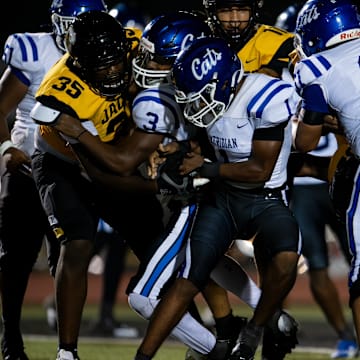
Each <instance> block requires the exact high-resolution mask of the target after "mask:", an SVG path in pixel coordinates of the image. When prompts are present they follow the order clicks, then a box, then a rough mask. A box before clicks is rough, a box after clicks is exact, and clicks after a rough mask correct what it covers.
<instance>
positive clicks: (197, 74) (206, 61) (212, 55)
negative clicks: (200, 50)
mask: <svg viewBox="0 0 360 360" xmlns="http://www.w3.org/2000/svg"><path fill="white" fill-rule="evenodd" d="M221 58H222V53H221V52H217V51H216V50H215V49H209V48H207V49H206V53H205V54H204V56H203V58H202V59H199V58H195V59H194V60H193V61H192V63H191V72H192V74H193V75H194V78H195V79H197V80H202V79H203V77H204V76H206V75H207V74H208V73H209V71H211V69H212V68H213V67H215V66H216V65H217V63H218V61H220V60H221Z"/></svg>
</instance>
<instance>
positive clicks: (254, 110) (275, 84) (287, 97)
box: [249, 79, 301, 128]
mask: <svg viewBox="0 0 360 360" xmlns="http://www.w3.org/2000/svg"><path fill="white" fill-rule="evenodd" d="M263 89H264V90H263V91H262V92H261V96H260V97H259V101H256V102H254V103H253V105H251V106H250V107H249V110H250V116H251V117H253V118H256V122H255V124H256V128H268V127H273V126H277V125H279V124H281V123H287V122H288V121H289V120H290V119H291V117H292V116H293V115H294V114H295V112H296V110H297V107H298V104H299V102H300V101H301V98H300V96H299V95H298V94H297V92H296V90H295V87H294V86H293V85H292V84H291V83H289V82H286V81H283V80H280V79H272V80H270V81H269V82H268V84H267V85H266V86H265V87H264V88H263Z"/></svg>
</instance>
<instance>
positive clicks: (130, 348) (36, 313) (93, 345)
mask: <svg viewBox="0 0 360 360" xmlns="http://www.w3.org/2000/svg"><path fill="white" fill-rule="evenodd" d="M97 311H98V307H97V306H96V305H91V306H90V305H87V306H86V307H85V311H84V317H83V320H84V321H83V326H85V324H88V323H89V322H90V321H91V320H92V319H95V318H96V314H97ZM234 312H235V313H236V314H241V315H244V316H248V315H249V310H248V308H247V307H242V306H239V307H235V308H234ZM291 313H292V315H294V316H295V317H296V319H297V320H298V321H300V325H301V326H302V337H304V336H305V340H306V344H305V345H306V346H302V345H304V344H300V345H299V346H300V347H299V348H298V349H296V351H295V352H294V353H293V354H291V355H288V356H287V357H286V359H289V360H318V359H330V351H329V346H328V345H329V344H330V348H332V347H333V346H335V341H336V337H335V335H334V334H332V330H331V329H330V328H329V326H328V325H327V323H326V321H325V319H324V318H323V315H322V313H321V312H320V310H319V309H318V308H317V307H316V306H303V307H299V306H297V307H292V308H291ZM347 315H348V316H350V314H349V313H347ZM116 316H117V318H118V319H122V320H123V321H125V322H132V323H134V321H136V324H138V325H139V327H142V328H143V329H145V326H146V321H145V320H143V319H141V318H139V317H138V316H137V315H136V314H135V313H134V312H133V311H132V310H131V309H129V307H128V306H127V305H124V304H123V305H119V306H117V307H116ZM314 324H317V325H316V328H315V327H314ZM36 327H38V329H39V330H38V331H37V330H36ZM23 329H24V334H26V335H25V346H26V352H27V354H28V356H29V358H30V359H31V360H55V357H56V346H57V343H56V336H55V333H54V332H53V333H51V331H49V329H47V325H46V320H45V312H44V308H43V307H42V306H39V305H32V306H29V305H26V306H24V309H23ZM32 333H37V334H39V333H40V334H41V335H36V336H34V335H31V334H32ZM318 337H319V338H321V340H319V341H318V340H317V339H318ZM323 338H325V339H326V341H327V342H328V343H327V344H326V345H327V346H324V345H323ZM140 341H141V339H136V340H131V341H126V340H119V339H99V338H89V337H87V336H83V335H82V336H81V337H80V339H79V355H80V358H81V360H100V359H104V360H115V359H116V360H131V359H133V357H134V354H135V352H136V348H137V345H138V344H139V343H140ZM309 343H310V346H312V347H313V349H312V350H311V352H308V351H307V350H306V349H308V346H309ZM185 352H186V347H185V346H184V345H182V344H180V343H178V342H174V341H168V342H166V343H165V344H164V345H163V346H162V347H161V349H160V350H159V352H158V354H157V355H156V357H155V359H156V360H183V359H184V355H185ZM256 360H260V356H259V354H257V357H256Z"/></svg>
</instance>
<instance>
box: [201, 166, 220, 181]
mask: <svg viewBox="0 0 360 360" xmlns="http://www.w3.org/2000/svg"><path fill="white" fill-rule="evenodd" d="M199 174H200V175H201V176H202V177H205V178H215V177H218V176H219V175H220V163H219V162H212V163H209V162H204V164H203V165H202V166H201V167H200V168H199Z"/></svg>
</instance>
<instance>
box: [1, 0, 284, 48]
mask: <svg viewBox="0 0 360 360" xmlns="http://www.w3.org/2000/svg"><path fill="white" fill-rule="evenodd" d="M127 1H129V0H124V1H123V2H125V3H127ZM130 1H134V0H130ZM105 2H106V4H107V6H108V8H109V10H110V9H111V8H112V7H113V6H114V5H115V4H117V3H118V2H119V1H116V0H115V1H112V0H107V1H106V0H105ZM290 3H291V2H290V0H287V1H286V0H282V1H269V0H268V1H266V0H265V4H264V8H263V19H262V20H263V22H264V23H268V24H273V22H274V21H275V19H276V16H277V15H278V13H279V12H280V11H282V10H283V9H284V8H286V7H287V6H288V5H289V4H290ZM50 4H51V0H21V1H15V0H3V1H2V10H1V14H0V17H1V18H0V50H1V53H2V49H3V45H4V42H5V40H6V38H7V36H8V35H9V34H11V33H14V32H36V31H41V27H40V25H41V24H46V23H49V12H48V9H49V7H50ZM137 4H138V5H139V6H140V8H142V9H143V10H144V12H146V13H148V14H149V15H150V16H151V17H154V16H157V15H160V14H162V13H164V12H168V11H171V10H187V9H196V10H201V9H202V0H178V1H176V0H152V1H151V0H148V1H146V0H138V1H137Z"/></svg>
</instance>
